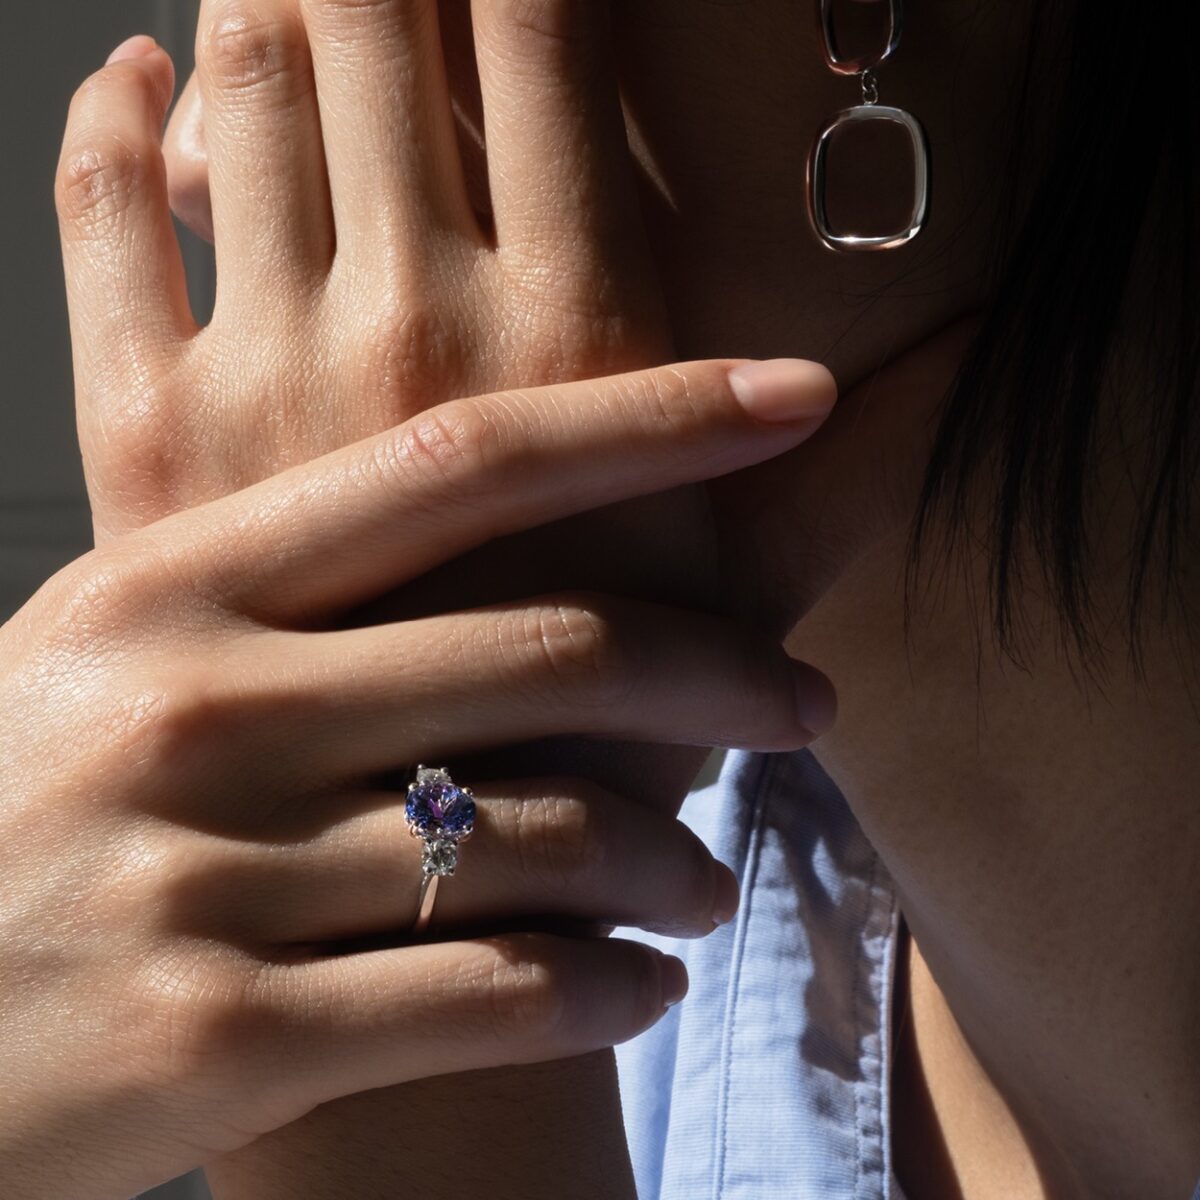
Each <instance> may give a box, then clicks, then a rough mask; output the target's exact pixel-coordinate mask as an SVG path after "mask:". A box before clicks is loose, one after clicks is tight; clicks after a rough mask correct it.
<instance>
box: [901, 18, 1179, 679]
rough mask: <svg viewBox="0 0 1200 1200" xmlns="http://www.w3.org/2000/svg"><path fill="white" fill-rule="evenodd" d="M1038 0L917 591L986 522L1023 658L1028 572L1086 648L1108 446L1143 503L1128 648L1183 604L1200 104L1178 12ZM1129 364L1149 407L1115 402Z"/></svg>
mask: <svg viewBox="0 0 1200 1200" xmlns="http://www.w3.org/2000/svg"><path fill="white" fill-rule="evenodd" d="M1031 7H1032V8H1033V10H1034V12H1033V15H1032V26H1031V29H1030V33H1029V37H1030V46H1029V55H1028V59H1027V64H1028V65H1027V69H1026V70H1025V73H1024V78H1023V80H1022V81H1021V83H1020V85H1019V86H1020V95H1019V98H1018V100H1017V118H1016V122H1015V124H1014V126H1013V128H1014V130H1015V131H1017V132H1016V135H1015V136H1014V139H1013V143H1012V146H1011V149H1010V152H1009V156H1008V157H1009V162H1008V172H1009V176H1008V178H1009V181H1010V182H1011V189H1010V192H1009V199H1008V200H1007V201H1006V207H1005V210H1004V212H1003V215H1002V218H1001V224H1000V228H999V231H998V236H997V245H996V254H995V264H994V268H993V277H992V286H991V288H990V298H989V303H988V307H987V309H986V311H985V312H984V313H983V314H982V325H981V327H980V329H979V331H978V334H977V336H976V337H975V339H974V342H973V345H972V346H971V348H970V350H969V352H968V354H967V357H966V359H965V361H964V362H963V364H962V366H961V369H960V371H959V374H958V376H957V379H956V380H955V382H954V384H953V385H952V387H951V389H950V392H949V394H948V396H947V397H946V400H945V403H944V406H943V409H942V412H941V416H940V421H939V424H938V427H937V429H936V433H935V438H934V444H933V451H932V456H931V458H930V461H929V465H928V469H927V473H926V477H925V482H924V487H923V490H922V493H921V498H920V504H919V507H918V511H917V517H916V522H915V525H914V528H913V541H912V551H913V552H912V557H911V559H910V576H909V582H910V589H911V587H912V585H913V583H914V581H915V580H916V578H917V575H916V567H917V564H918V563H919V562H920V560H921V558H922V556H923V554H924V553H925V552H926V551H928V550H929V549H931V548H933V549H936V550H937V551H938V552H939V553H943V554H946V555H950V554H952V553H954V552H962V551H964V550H966V549H967V547H968V546H969V545H970V544H971V538H970V536H968V531H970V534H971V535H974V534H977V533H979V532H981V531H982V532H983V533H984V534H985V537H986V540H987V542H988V548H989V549H990V551H991V555H990V559H991V574H990V607H991V617H992V624H993V627H994V630H995V634H996V637H997V639H998V641H999V643H1000V645H1001V646H1002V648H1003V649H1004V650H1005V651H1006V652H1008V653H1009V654H1010V655H1012V656H1013V657H1014V658H1017V659H1018V660H1020V658H1021V644H1022V640H1023V638H1022V625H1021V602H1020V595H1021V591H1022V589H1023V587H1024V585H1025V583H1027V582H1028V580H1027V578H1026V576H1027V575H1028V572H1029V568H1030V567H1031V566H1032V567H1033V570H1034V571H1035V572H1036V573H1039V574H1040V580H1038V582H1039V583H1040V586H1041V588H1042V590H1044V592H1045V593H1046V594H1047V595H1048V596H1049V597H1050V599H1051V600H1052V601H1053V603H1054V605H1055V607H1056V608H1057V611H1058V614H1059V616H1060V617H1061V620H1062V627H1063V631H1064V633H1065V634H1066V635H1067V640H1068V644H1072V645H1073V647H1074V648H1075V649H1078V650H1080V651H1082V652H1083V653H1084V656H1085V657H1091V656H1093V655H1094V654H1095V653H1096V652H1097V651H1099V650H1101V649H1102V647H1101V645H1100V640H1101V637H1102V634H1101V632H1100V631H1099V630H1098V629H1097V627H1096V623H1095V621H1094V617H1095V612H1094V609H1093V579H1094V576H1093V567H1094V565H1095V564H1094V559H1093V553H1092V546H1093V537H1092V534H1093V525H1094V522H1095V521H1096V520H1097V516H1096V508H1097V500H1098V499H1099V498H1098V497H1097V496H1096V495H1095V489H1094V486H1093V485H1094V482H1095V470H1096V465H1097V457H1098V455H1099V454H1101V453H1104V454H1108V453H1109V452H1110V451H1111V452H1116V451H1119V452H1120V453H1122V454H1124V455H1125V456H1126V459H1127V469H1128V472H1129V478H1130V480H1131V482H1132V483H1133V486H1134V489H1135V491H1136V495H1137V501H1136V505H1135V508H1136V511H1135V514H1134V518H1133V524H1132V526H1131V528H1130V530H1129V535H1128V577H1127V580H1126V587H1127V597H1126V604H1125V609H1124V617H1125V620H1126V623H1127V632H1128V642H1129V645H1130V646H1131V647H1132V648H1133V649H1134V652H1135V654H1136V649H1137V646H1138V641H1139V633H1140V630H1141V629H1142V627H1143V621H1144V619H1145V617H1146V616H1147V601H1148V600H1150V599H1152V598H1153V599H1154V600H1155V601H1156V604H1157V612H1158V615H1159V616H1160V617H1162V618H1165V617H1166V615H1167V614H1168V613H1169V612H1171V611H1173V610H1179V609H1180V607H1181V606H1182V609H1183V611H1185V612H1186V597H1185V596H1184V595H1183V592H1182V567H1183V566H1184V565H1186V560H1184V559H1183V557H1182V556H1183V554H1184V552H1185V551H1186V550H1187V548H1188V543H1189V538H1190V535H1191V524H1192V518H1193V512H1192V509H1193V505H1194V504H1195V500H1194V498H1193V496H1192V494H1191V486H1192V481H1193V479H1194V478H1195V473H1196V454H1197V447H1196V429H1197V422H1196V419H1195V413H1194V406H1195V405H1196V403H1197V400H1198V399H1200V388H1198V380H1200V313H1198V312H1197V309H1196V278H1195V276H1196V272H1197V271H1200V262H1198V261H1197V258H1196V254H1197V236H1196V234H1197V229H1196V226H1197V217H1198V212H1200V209H1198V204H1200V195H1198V194H1197V189H1196V177H1195V155H1196V154H1197V153H1198V152H1200V119H1198V114H1200V104H1198V102H1197V97H1196V88H1195V85H1194V80H1193V78H1192V76H1191V72H1190V70H1189V69H1188V67H1187V64H1186V60H1185V55H1183V54H1177V53H1174V52H1172V48H1173V47H1191V46H1194V45H1195V40H1194V35H1195V29H1196V18H1195V16H1194V15H1193V13H1194V10H1193V7H1192V6H1191V5H1186V4H1179V5H1167V6H1164V7H1163V8H1161V9H1155V10H1152V11H1153V14H1154V16H1153V18H1152V16H1151V12H1150V11H1147V10H1146V9H1144V8H1142V7H1141V6H1138V5H1132V4H1126V5H1102V6H1100V7H1098V8H1097V7H1096V6H1095V5H1091V4H1088V3H1086V2H1085V0H1070V2H1065V3H1061V4H1058V5H1054V4H1035V5H1033V6H1031ZM1167 22H1175V24H1174V25H1170V26H1168V25H1167ZM1150 300H1152V301H1153V302H1152V303H1150V302H1148V301H1150ZM1130 368H1132V369H1133V371H1134V373H1135V377H1136V378H1137V381H1138V382H1137V389H1136V393H1137V399H1138V401H1139V403H1140V404H1141V405H1142V411H1130V406H1129V405H1127V404H1123V403H1122V402H1121V400H1122V398H1121V397H1120V396H1117V395H1115V394H1114V393H1116V392H1117V391H1118V390H1119V388H1120V384H1119V383H1118V380H1119V379H1120V378H1121V377H1122V376H1123V374H1127V373H1128V371H1129V369H1130ZM1110 418H1111V420H1110ZM1114 439H1119V445H1118V446H1114V445H1113V440H1114ZM983 480H987V481H988V482H987V484H986V485H985V484H984V483H983V482H982V481H983ZM981 501H982V502H983V503H984V504H985V505H987V507H984V508H981V507H980V503H981ZM981 513H982V514H983V520H982V521H980V519H979V518H980V514H981ZM937 518H945V519H944V520H937ZM935 527H937V528H939V529H940V530H941V532H940V533H939V534H938V535H937V537H936V538H935V537H934V534H933V531H934V529H935ZM931 542H936V543H938V544H937V545H935V546H931V545H930V543H931ZM910 594H911V593H910Z"/></svg>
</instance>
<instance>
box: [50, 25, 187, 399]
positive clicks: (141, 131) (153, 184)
mask: <svg viewBox="0 0 1200 1200" xmlns="http://www.w3.org/2000/svg"><path fill="white" fill-rule="evenodd" d="M173 88H174V68H173V67H172V65H171V60H170V58H169V57H168V56H167V54H166V52H165V51H163V50H162V49H160V48H159V47H158V46H156V45H155V43H154V42H153V41H152V40H151V39H150V38H134V39H130V41H129V42H126V43H124V44H123V45H122V46H121V47H119V48H118V49H117V51H115V52H114V54H113V56H112V59H111V60H110V62H109V64H108V65H106V66H105V67H104V68H103V70H101V71H99V72H98V73H97V74H95V75H93V76H92V77H91V78H90V79H89V80H88V81H87V82H86V83H85V84H84V85H83V86H82V87H81V88H80V89H79V91H78V92H77V93H76V95H75V98H74V100H73V101H72V103H71V112H70V116H69V118H68V123H67V131H66V137H65V140H64V143H63V152H62V158H61V161H60V164H59V170H58V178H57V185H56V199H57V206H58V215H59V226H60V231H61V235H62V245H63V257H64V264H65V268H66V280H67V296H68V300H69V304H70V313H71V334H72V341H73V346H74V352H75V358H76V374H77V378H78V379H80V380H81V381H82V380H87V382H88V388H87V389H84V388H81V396H86V395H87V394H88V392H90V391H91V389H92V388H96V387H99V386H102V385H103V381H104V380H105V378H106V377H108V376H110V375H111V374H112V371H113V370H114V369H115V368H116V367H117V366H118V365H119V366H120V367H122V368H124V367H126V366H127V364H128V360H129V358H130V357H131V356H136V357H137V359H138V360H139V361H141V360H144V358H145V356H146V355H147V354H154V353H157V352H161V351H163V350H166V349H169V348H170V347H171V346H173V345H175V344H176V343H177V342H178V341H179V340H180V339H182V338H184V337H186V336H188V335H190V334H191V333H192V332H193V331H194V324H193V322H192V318H191V311H190V308H189V306H188V300H187V287H186V282H185V278H184V270H183V261H182V258H181V255H180V252H179V244H178V241H177V239H176V237H175V230H174V227H173V225H172V223H171V213H170V209H169V207H168V204H167V190H166V174H165V169H164V165H163V159H162V148H161V137H162V125H163V119H164V116H165V113H166V109H167V105H168V104H169V103H170V99H171V93H172V90H173ZM82 415H83V417H84V419H87V417H88V415H89V414H88V413H86V412H85V413H84V414H82Z"/></svg>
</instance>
